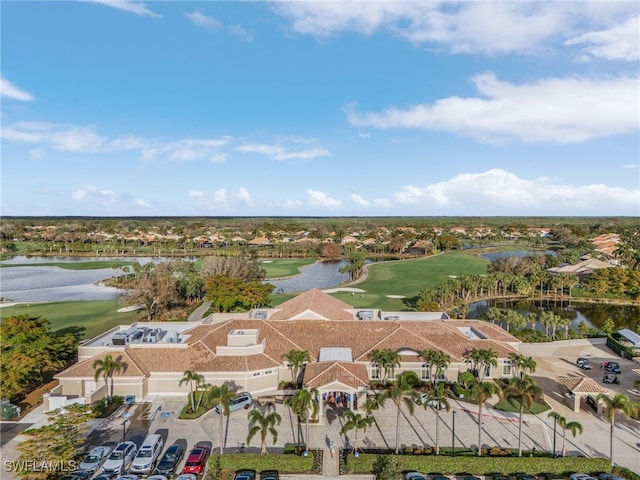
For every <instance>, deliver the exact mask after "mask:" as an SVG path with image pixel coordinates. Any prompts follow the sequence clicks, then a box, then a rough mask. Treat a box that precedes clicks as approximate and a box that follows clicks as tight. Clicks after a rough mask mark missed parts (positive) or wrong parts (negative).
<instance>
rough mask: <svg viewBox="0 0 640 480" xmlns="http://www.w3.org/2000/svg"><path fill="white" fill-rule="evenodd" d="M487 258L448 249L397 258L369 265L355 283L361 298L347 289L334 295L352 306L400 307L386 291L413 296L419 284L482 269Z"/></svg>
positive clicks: (428, 284) (431, 284)
mask: <svg viewBox="0 0 640 480" xmlns="http://www.w3.org/2000/svg"><path fill="white" fill-rule="evenodd" d="M488 264H489V261H488V260H486V259H484V258H480V257H476V256H473V255H467V254H465V253H459V252H452V253H446V254H442V255H437V256H433V257H427V258H420V259H416V260H399V261H396V262H382V263H376V264H373V265H369V275H368V277H367V279H366V280H365V281H364V282H362V283H359V284H357V285H355V287H357V288H360V289H362V290H365V292H366V293H365V294H364V298H360V296H359V295H358V294H356V295H353V296H352V295H351V294H350V293H347V292H341V293H337V294H335V295H334V296H335V297H336V298H339V299H340V300H342V301H344V302H346V303H348V304H350V305H353V306H354V307H355V308H374V307H375V308H381V309H383V310H387V311H402V310H407V309H408V308H409V307H408V306H407V305H406V303H405V301H404V300H403V299H396V298H388V297H387V295H404V296H405V297H409V298H411V297H415V296H416V295H418V293H420V290H422V289H423V288H431V287H435V286H437V285H439V284H440V283H442V282H444V281H445V280H447V279H448V278H449V277H450V276H452V275H463V274H475V273H477V274H482V273H486V271H487V265H488Z"/></svg>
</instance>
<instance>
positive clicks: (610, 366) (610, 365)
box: [604, 362, 622, 373]
mask: <svg viewBox="0 0 640 480" xmlns="http://www.w3.org/2000/svg"><path fill="white" fill-rule="evenodd" d="M604 369H605V371H606V372H611V373H622V370H620V365H619V364H618V362H607V366H606V367H604Z"/></svg>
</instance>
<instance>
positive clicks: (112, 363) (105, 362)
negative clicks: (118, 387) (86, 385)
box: [93, 355, 124, 403]
mask: <svg viewBox="0 0 640 480" xmlns="http://www.w3.org/2000/svg"><path fill="white" fill-rule="evenodd" d="M123 367H124V365H123V364H122V363H121V362H119V361H118V360H114V358H113V357H112V356H111V355H107V356H105V357H104V358H99V359H97V360H95V361H94V362H93V370H94V379H95V381H96V382H97V381H98V379H99V378H100V377H103V378H104V384H105V389H106V390H107V395H106V400H107V403H109V400H110V399H111V398H113V374H114V373H118V372H121V371H122V369H123Z"/></svg>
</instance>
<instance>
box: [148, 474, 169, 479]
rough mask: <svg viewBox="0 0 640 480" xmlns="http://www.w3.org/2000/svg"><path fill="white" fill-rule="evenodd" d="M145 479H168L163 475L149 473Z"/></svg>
mask: <svg viewBox="0 0 640 480" xmlns="http://www.w3.org/2000/svg"><path fill="white" fill-rule="evenodd" d="M147 480H168V478H167V477H165V476H164V475H151V476H149V477H147Z"/></svg>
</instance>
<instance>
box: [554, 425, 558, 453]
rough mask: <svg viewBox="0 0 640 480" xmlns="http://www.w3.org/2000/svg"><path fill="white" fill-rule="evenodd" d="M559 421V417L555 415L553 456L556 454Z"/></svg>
mask: <svg viewBox="0 0 640 480" xmlns="http://www.w3.org/2000/svg"><path fill="white" fill-rule="evenodd" d="M557 423H558V417H557V416H555V415H554V416H553V456H554V458H555V456H556V425H557Z"/></svg>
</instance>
